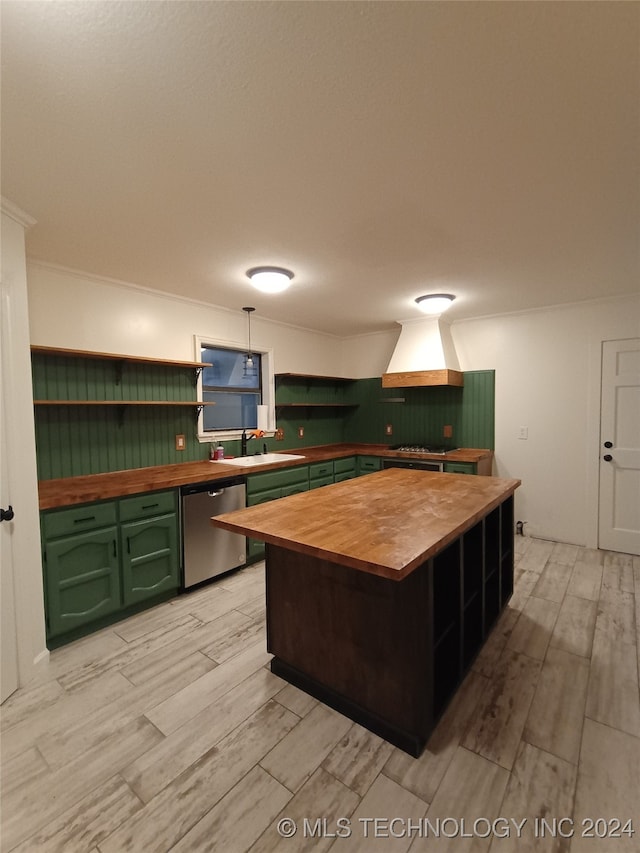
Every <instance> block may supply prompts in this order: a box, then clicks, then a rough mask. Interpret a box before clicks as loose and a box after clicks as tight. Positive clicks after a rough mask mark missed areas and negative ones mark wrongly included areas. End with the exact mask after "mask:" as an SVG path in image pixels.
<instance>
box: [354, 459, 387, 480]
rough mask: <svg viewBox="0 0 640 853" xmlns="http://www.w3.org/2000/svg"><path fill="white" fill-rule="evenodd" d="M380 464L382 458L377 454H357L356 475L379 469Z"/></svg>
mask: <svg viewBox="0 0 640 853" xmlns="http://www.w3.org/2000/svg"><path fill="white" fill-rule="evenodd" d="M381 466H382V460H381V459H380V457H379V456H358V476H359V477H360V476H362V474H371V473H372V472H373V471H379V470H380V468H381Z"/></svg>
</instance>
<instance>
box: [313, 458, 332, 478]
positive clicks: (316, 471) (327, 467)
mask: <svg viewBox="0 0 640 853" xmlns="http://www.w3.org/2000/svg"><path fill="white" fill-rule="evenodd" d="M319 477H333V462H314V464H313V465H309V479H310V480H317V479H318V478H319Z"/></svg>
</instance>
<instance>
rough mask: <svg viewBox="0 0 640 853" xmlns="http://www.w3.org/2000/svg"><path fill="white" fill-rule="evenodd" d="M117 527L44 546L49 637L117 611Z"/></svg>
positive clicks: (118, 566)
mask: <svg viewBox="0 0 640 853" xmlns="http://www.w3.org/2000/svg"><path fill="white" fill-rule="evenodd" d="M117 541H118V540H117V529H116V527H115V526H114V527H107V528H104V529H102V530H95V531H92V532H88V533H78V534H76V535H74V536H67V537H65V538H62V539H57V540H55V541H51V542H47V543H46V544H45V547H44V558H45V590H46V600H47V621H48V635H49V636H50V637H55V636H58V635H59V634H64V633H66V632H67V631H71V630H72V629H74V628H77V627H79V626H81V625H85V624H87V623H88V622H93V621H94V620H96V619H99V618H100V617H101V616H106V615H108V614H110V613H113V612H115V611H116V610H119V609H120V606H121V604H120V565H119V559H118V546H117Z"/></svg>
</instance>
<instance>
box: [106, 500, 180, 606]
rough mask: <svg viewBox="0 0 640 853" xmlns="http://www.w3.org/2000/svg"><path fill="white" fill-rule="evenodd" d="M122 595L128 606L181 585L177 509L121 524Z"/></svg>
mask: <svg viewBox="0 0 640 853" xmlns="http://www.w3.org/2000/svg"><path fill="white" fill-rule="evenodd" d="M120 537H121V542H122V548H121V551H122V598H123V602H124V605H125V607H126V606H128V605H130V604H137V603H138V602H139V601H144V600H145V599H147V598H154V597H155V596H157V595H160V594H161V593H163V592H167V591H169V590H172V589H177V588H178V586H179V585H180V578H179V568H180V567H179V563H178V560H177V559H176V555H177V554H178V524H177V517H176V515H175V513H172V514H170V515H161V516H159V517H158V518H150V519H145V520H143V521H133V522H128V523H127V524H123V525H122V526H121V528H120Z"/></svg>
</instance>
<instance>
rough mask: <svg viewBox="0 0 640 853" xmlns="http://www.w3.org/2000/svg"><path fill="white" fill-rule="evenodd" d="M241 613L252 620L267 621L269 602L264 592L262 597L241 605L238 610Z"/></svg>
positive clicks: (259, 596)
mask: <svg viewBox="0 0 640 853" xmlns="http://www.w3.org/2000/svg"><path fill="white" fill-rule="evenodd" d="M236 610H239V611H240V613H244V615H245V616H248V617H249V618H250V619H252V620H254V621H255V620H258V619H262V620H263V621H264V620H266V611H267V602H266V595H265V593H264V592H263V593H262V594H261V595H258V596H256V597H255V598H251V599H250V600H249V601H247V602H246V603H245V604H239V605H238V606H237V608H236Z"/></svg>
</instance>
